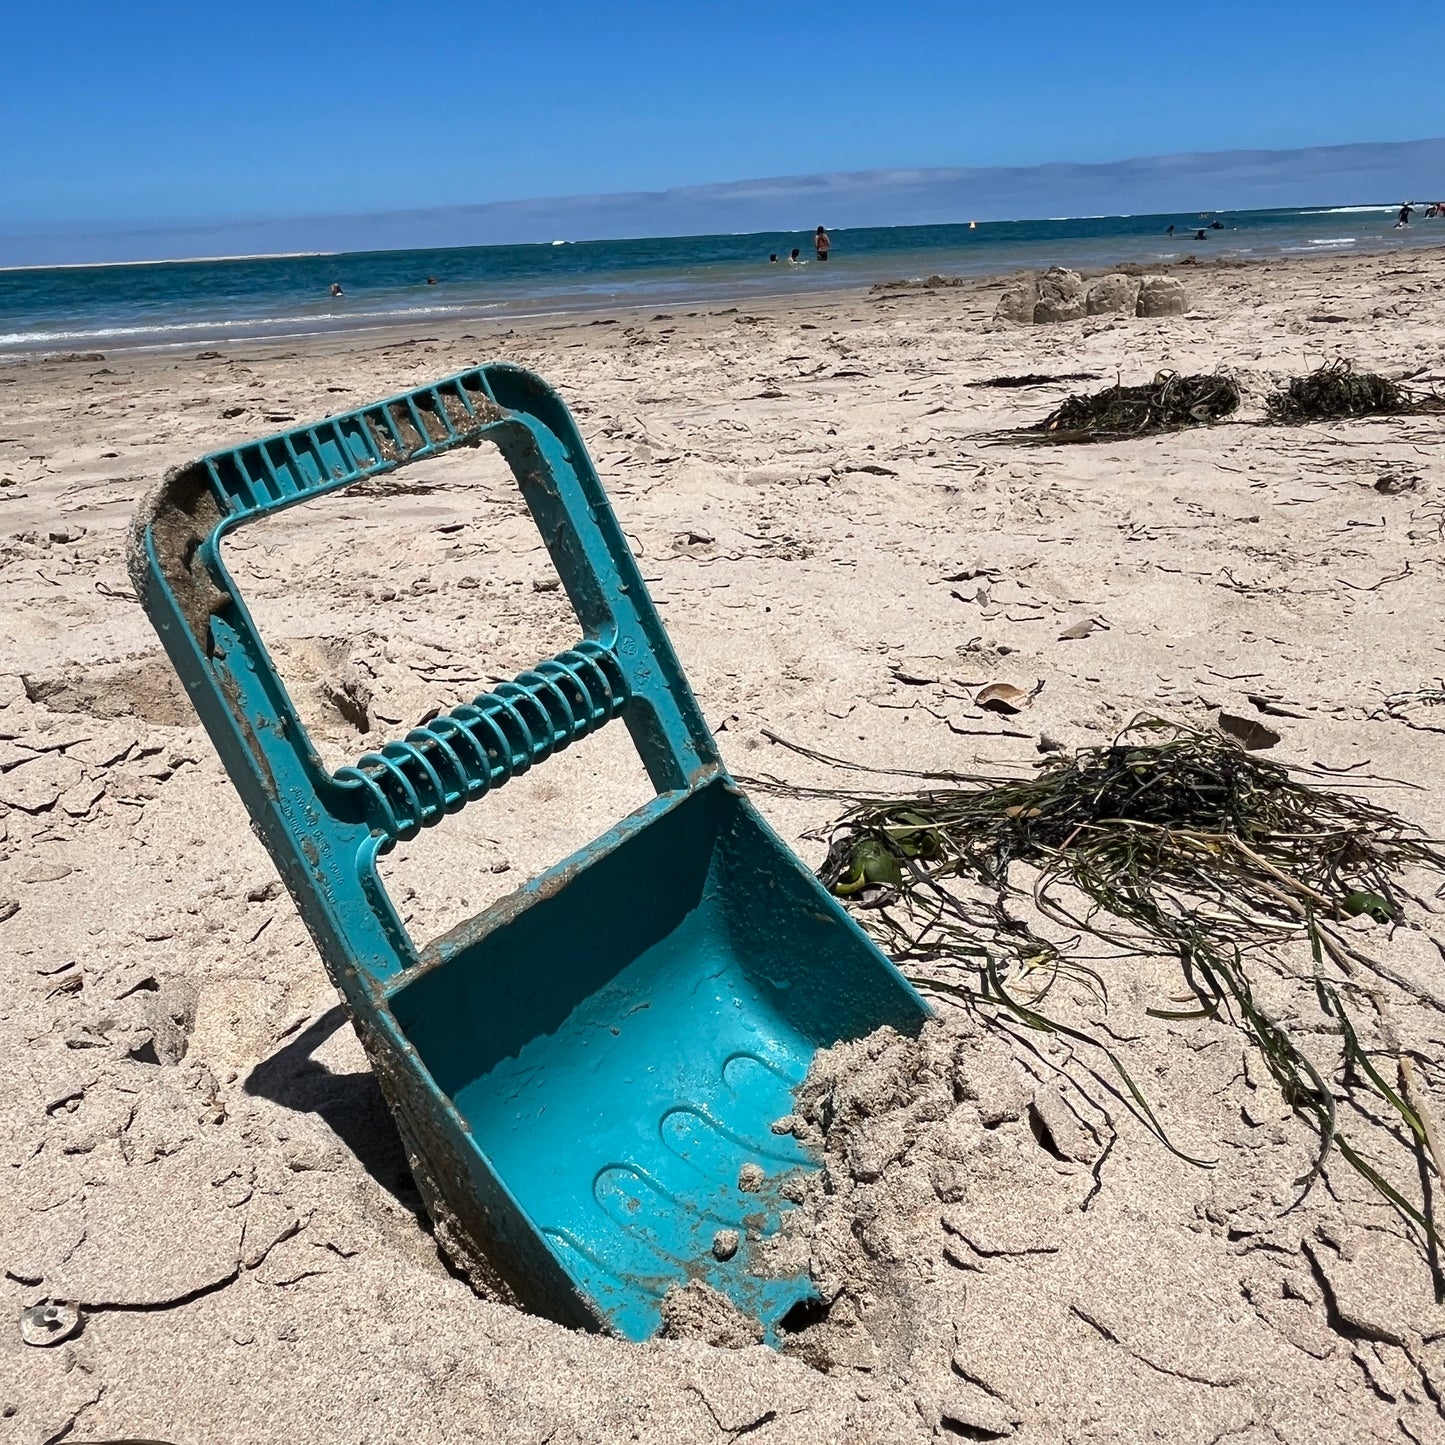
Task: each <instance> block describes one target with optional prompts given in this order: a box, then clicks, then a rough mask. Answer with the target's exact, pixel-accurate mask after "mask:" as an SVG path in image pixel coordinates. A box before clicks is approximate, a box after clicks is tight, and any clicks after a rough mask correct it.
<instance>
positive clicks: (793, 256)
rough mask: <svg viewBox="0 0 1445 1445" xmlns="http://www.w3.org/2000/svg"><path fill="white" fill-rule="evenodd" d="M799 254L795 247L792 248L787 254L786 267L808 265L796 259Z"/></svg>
mask: <svg viewBox="0 0 1445 1445" xmlns="http://www.w3.org/2000/svg"><path fill="white" fill-rule="evenodd" d="M800 254H801V253H800V252H799V250H798V248H797V247H796V246H794V247H793V249H792V251H791V252H789V254H788V265H790V266H806V265H807V264H808V263H807V262H806V261H800V260H799V259H798V257H799V255H800Z"/></svg>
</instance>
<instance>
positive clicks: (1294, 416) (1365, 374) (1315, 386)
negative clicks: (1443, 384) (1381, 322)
mask: <svg viewBox="0 0 1445 1445" xmlns="http://www.w3.org/2000/svg"><path fill="white" fill-rule="evenodd" d="M1439 411H1445V397H1442V396H1440V395H1438V394H1437V393H1435V392H1433V391H1425V390H1422V389H1421V388H1419V387H1412V386H1405V385H1404V384H1403V383H1401V382H1398V381H1391V380H1390V378H1389V377H1387V376H1381V375H1380V374H1379V373H1378V372H1374V371H1356V370H1355V368H1354V366H1353V364H1352V363H1351V362H1349V361H1346V360H1344V359H1343V358H1340V359H1338V360H1336V361H1332V362H1329V363H1328V364H1327V365H1325V366H1321V367H1317V368H1316V369H1315V370H1314V371H1312V372H1310V373H1309V375H1308V376H1296V377H1293V378H1292V379H1291V380H1290V382H1289V384H1288V385H1287V386H1283V387H1281V388H1280V389H1279V390H1278V391H1275V392H1273V393H1272V394H1271V395H1270V397H1269V399H1268V400H1267V401H1266V403H1265V419H1266V420H1267V421H1270V422H1273V423H1274V424H1275V425H1277V426H1289V425H1292V424H1295V423H1298V422H1307V421H1335V420H1338V419H1340V418H1344V417H1353V416H1418V415H1420V414H1422V413H1425V412H1439Z"/></svg>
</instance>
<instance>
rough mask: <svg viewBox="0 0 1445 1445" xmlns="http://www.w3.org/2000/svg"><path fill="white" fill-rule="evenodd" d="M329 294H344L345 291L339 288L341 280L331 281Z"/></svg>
mask: <svg viewBox="0 0 1445 1445" xmlns="http://www.w3.org/2000/svg"><path fill="white" fill-rule="evenodd" d="M331 294H332V295H333V296H345V295H346V292H345V291H343V290H342V289H341V282H340V281H333V282H332V283H331Z"/></svg>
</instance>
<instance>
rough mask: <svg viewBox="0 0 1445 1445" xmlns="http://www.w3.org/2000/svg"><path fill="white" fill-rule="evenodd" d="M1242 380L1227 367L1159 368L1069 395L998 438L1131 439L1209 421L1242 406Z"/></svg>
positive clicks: (1045, 441)
mask: <svg viewBox="0 0 1445 1445" xmlns="http://www.w3.org/2000/svg"><path fill="white" fill-rule="evenodd" d="M1239 402H1240V395H1239V386H1238V384H1237V383H1236V382H1235V380H1234V378H1233V377H1231V376H1229V375H1227V374H1226V373H1224V372H1211V373H1207V374H1200V375H1194V376H1181V375H1180V373H1179V372H1177V371H1161V372H1158V373H1157V374H1156V375H1155V377H1154V379H1153V381H1150V382H1146V383H1144V384H1143V385H1141V386H1124V385H1122V384H1119V385H1115V386H1109V387H1105V388H1104V389H1103V390H1102V391H1095V392H1088V393H1082V392H1081V393H1078V394H1076V395H1074V396H1071V397H1069V398H1068V399H1067V400H1066V401H1065V402H1064V403H1063V404H1062V405H1061V406H1059V407H1058V408H1057V409H1056V410H1054V411H1052V412H1050V413H1049V415H1048V416H1046V417H1045V418H1044V419H1043V421H1041V422H1037V423H1036V424H1035V425H1033V426H1029V427H1021V428H1018V429H1015V430H1012V431H1007V432H1000V433H997V434H995V435H994V436H993V437H992V438H991V440H993V441H995V442H1021V443H1026V444H1029V445H1039V446H1044V445H1051V444H1062V443H1068V442H1109V441H1126V440H1128V439H1129V438H1131V437H1145V436H1157V435H1159V434H1160V433H1162V432H1175V431H1185V430H1187V429H1188V428H1190V427H1196V426H1208V425H1209V424H1210V423H1211V422H1216V421H1220V420H1222V419H1223V418H1224V417H1227V416H1230V415H1232V414H1233V413H1234V412H1236V411H1237V410H1238V409H1239Z"/></svg>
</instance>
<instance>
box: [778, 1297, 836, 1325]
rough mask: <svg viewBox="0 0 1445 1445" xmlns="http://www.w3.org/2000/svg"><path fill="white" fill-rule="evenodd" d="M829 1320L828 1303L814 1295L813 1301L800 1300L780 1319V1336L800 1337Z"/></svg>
mask: <svg viewBox="0 0 1445 1445" xmlns="http://www.w3.org/2000/svg"><path fill="white" fill-rule="evenodd" d="M827 1318H828V1305H827V1302H826V1301H825V1300H822V1299H819V1298H818V1296H817V1295H814V1296H813V1297H812V1298H811V1299H800V1300H799V1301H798V1302H797V1304H795V1305H794V1306H793V1307H792V1308H791V1309H790V1310H788V1312H787V1313H786V1314H785V1315H783V1316H782V1318H781V1319H779V1321H778V1324H777V1329H778V1332H779V1333H780V1334H784V1335H800V1334H802V1333H803V1331H804V1330H810V1329H812V1328H813V1326H814V1325H821V1324H822V1323H823V1322H824V1321H825V1320H826V1319H827Z"/></svg>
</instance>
